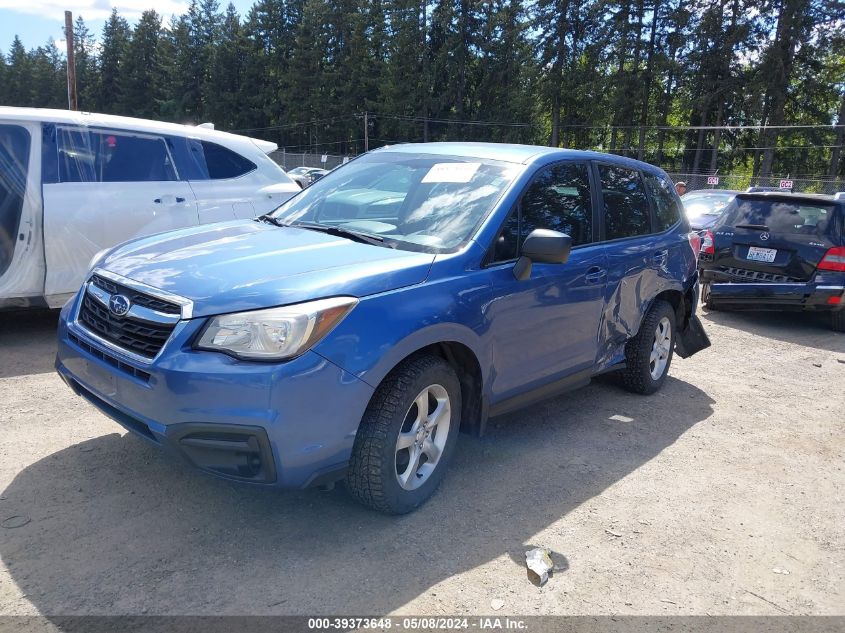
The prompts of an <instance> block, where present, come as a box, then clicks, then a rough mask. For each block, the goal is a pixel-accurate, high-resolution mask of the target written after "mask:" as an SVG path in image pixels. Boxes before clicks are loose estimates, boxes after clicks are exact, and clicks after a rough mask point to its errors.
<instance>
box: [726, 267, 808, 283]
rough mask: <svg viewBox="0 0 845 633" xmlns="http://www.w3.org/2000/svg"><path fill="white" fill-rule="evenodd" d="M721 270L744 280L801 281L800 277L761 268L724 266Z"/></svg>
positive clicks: (769, 281) (764, 281) (770, 281)
mask: <svg viewBox="0 0 845 633" xmlns="http://www.w3.org/2000/svg"><path fill="white" fill-rule="evenodd" d="M720 270H721V271H722V272H723V273H725V274H727V275H730V276H731V277H735V278H736V279H739V280H742V281H753V282H762V283H766V282H768V283H774V284H780V283H792V282H797V281H800V280H799V279H796V278H794V277H788V276H787V275H776V274H775V273H765V272H761V271H759V270H749V269H747V268H732V267H724V268H721V269H720Z"/></svg>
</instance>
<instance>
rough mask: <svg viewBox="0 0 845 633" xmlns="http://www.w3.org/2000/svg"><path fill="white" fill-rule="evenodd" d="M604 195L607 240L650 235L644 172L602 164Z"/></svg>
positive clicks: (600, 170)
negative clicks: (642, 174)
mask: <svg viewBox="0 0 845 633" xmlns="http://www.w3.org/2000/svg"><path fill="white" fill-rule="evenodd" d="M599 175H600V177H601V189H602V196H603V198H604V227H605V239H608V240H616V239H619V238H622V237H634V236H636V235H648V234H649V233H651V232H652V231H651V218H650V213H649V207H648V199H647V198H646V195H645V188H644V187H643V182H642V179H641V178H640V173H639V172H638V171H635V170H633V169H626V168H624V167H617V166H615V165H599Z"/></svg>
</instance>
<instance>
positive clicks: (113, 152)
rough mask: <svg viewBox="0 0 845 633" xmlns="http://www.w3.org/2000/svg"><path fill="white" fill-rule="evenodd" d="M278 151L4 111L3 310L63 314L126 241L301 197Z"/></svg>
mask: <svg viewBox="0 0 845 633" xmlns="http://www.w3.org/2000/svg"><path fill="white" fill-rule="evenodd" d="M275 149H276V144H275V143H270V142H267V141H261V140H258V139H252V138H249V137H246V136H238V135H235V134H228V133H225V132H219V131H215V130H214V129H212V128H211V127H209V126H198V127H193V126H186V125H177V124H171V123H160V122H156V121H147V120H143V119H132V118H126V117H117V116H108V115H102V114H89V113H82V112H71V111H64V110H42V109H37V108H9V107H0V309H2V308H14V307H27V306H37V305H41V306H43V305H47V306H50V307H58V306H60V305H62V303H64V301H65V300H66V299H67V298H68V297H69V296H70V294H71V293H73V292H75V291H76V290H77V289H78V288H79V285H80V283H81V282H82V278H83V276H84V274H85V272H86V271H87V268H88V264H89V262H90V261H91V259H92V257H94V255H96V254H97V253H99V252H100V251H101V250H103V249H106V248H109V247H111V246H114V245H115V244H119V243H120V242H123V241H125V240H128V239H130V238H133V237H138V236H142V235H149V234H152V233H160V232H162V231H168V230H171V229H178V228H184V227H189V226H194V225H198V224H207V223H209V222H220V221H225V220H234V219H245V218H252V217H255V216H258V215H261V214H262V213H266V212H268V211H270V210H272V209H275V208H276V207H278V206H279V205H280V204H281V203H282V202H284V201H285V200H287V199H288V198H290V197H291V196H292V195H294V194H295V193H297V192H299V191H300V188H299V185H297V184H296V183H294V182H293V181H292V180H291V179H290V178H288V176H286V175H285V173H284V172H283V171H282V169H281V168H280V167H279V166H278V165H276V163H275V162H273V161H272V160H271V159H270V158H269V157H268V156H267V154H268V153H270V152H272V151H274V150H275Z"/></svg>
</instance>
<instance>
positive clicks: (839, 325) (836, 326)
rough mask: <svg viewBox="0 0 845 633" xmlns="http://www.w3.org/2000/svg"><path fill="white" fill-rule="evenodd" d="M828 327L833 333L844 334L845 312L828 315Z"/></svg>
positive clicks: (840, 311)
mask: <svg viewBox="0 0 845 633" xmlns="http://www.w3.org/2000/svg"><path fill="white" fill-rule="evenodd" d="M830 327H831V328H833V331H834V332H845V310H837V311H836V312H831V313H830Z"/></svg>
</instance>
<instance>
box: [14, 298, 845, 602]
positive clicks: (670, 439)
mask: <svg viewBox="0 0 845 633" xmlns="http://www.w3.org/2000/svg"><path fill="white" fill-rule="evenodd" d="M702 318H703V320H704V323H705V326H706V327H707V330H708V332H709V334H710V337H711V339H712V341H713V347H712V348H710V349H708V350H705V351H704V352H702V353H700V354H698V355H697V356H695V357H694V358H691V359H688V360H680V359H675V361H674V363H673V365H672V368H671V371H670V377H669V379H668V380H667V382H666V384H665V386H664V388H663V390H662V391H661V392H660V393H658V394H656V395H655V396H651V397H642V396H635V395H631V394H628V393H626V392H624V391H622V390H621V389H620V388H619V387H618V386H616V385H615V384H614V383H613V381H612V380H607V379H605V380H599V381H596V382H594V383H593V384H592V385H590V386H589V387H587V388H584V389H581V390H580V391H576V392H573V393H570V394H567V395H564V396H562V397H559V398H556V399H554V400H550V401H548V402H545V403H542V404H539V405H536V406H533V407H531V408H528V409H525V410H523V411H519V412H517V413H514V414H511V415H508V416H507V417H503V418H499V419H497V420H494V421H493V422H492V424H491V427H490V432H489V433H488V434H487V435H486V436H485V437H484V438H482V439H474V438H470V437H461V439H460V443H459V446H458V451H457V460H456V463H455V464H454V465H453V467H452V469H451V472H450V473H449V476H448V477H447V480H446V482H445V484H444V485H443V486H442V488H441V489H440V491H439V492H438V494H437V495H435V497H434V498H433V499H432V500H431V501H430V502H429V503H428V504H427V505H426V506H424V507H423V508H422V509H420V510H419V511H418V512H416V513H414V514H412V515H409V516H404V517H399V518H391V517H385V516H381V515H378V514H375V513H373V512H370V511H368V510H366V509H364V508H362V507H359V506H358V505H356V504H355V503H354V502H352V501H351V500H350V499H349V497H348V496H347V495H346V494H345V492H344V491H343V489H342V488H337V489H335V490H334V491H332V492H320V491H316V490H314V491H303V492H267V491H258V490H253V489H249V488H245V487H240V486H237V485H234V484H230V483H227V482H223V481H218V480H214V479H211V478H208V477H205V476H203V475H200V474H198V473H196V472H193V471H191V470H189V469H187V468H186V467H183V466H181V465H179V464H177V463H174V462H172V461H170V460H168V459H165V458H164V457H163V456H161V455H159V453H158V452H157V451H156V450H155V448H154V447H151V446H149V445H147V444H146V443H144V442H143V441H142V440H139V439H136V438H135V437H132V436H128V435H126V433H125V432H124V431H122V429H121V428H120V427H118V426H117V425H116V424H115V423H113V422H111V421H110V420H108V419H107V418H105V417H104V416H103V415H101V414H100V413H98V412H97V411H96V410H95V409H94V408H92V407H91V406H90V405H88V404H87V403H85V402H84V401H83V400H81V399H80V398H77V397H76V396H74V395H73V394H72V393H71V392H70V390H69V389H68V388H67V387H65V386H64V385H63V384H62V383H61V381H60V380H59V379H58V377H57V376H56V375H55V373H54V372H53V369H52V363H53V356H54V353H55V345H54V329H55V321H56V315H55V314H54V313H27V314H22V313H19V314H5V315H0V424H2V426H0V428H2V441H0V614H44V615H60V614H63V615H68V614H107V615H112V614H246V613H250V614H300V615H301V614H308V615H311V614H341V615H348V614H378V613H381V614H384V613H396V614H489V613H491V611H492V607H491V602H492V601H497V605H498V601H502V602H504V606H503V607H502V608H501V610H500V611H498V614H500V615H504V614H514V615H516V614H519V615H533V614H580V615H584V614H586V615H598V614H623V615H624V614H649V615H693V614H711V615H715V614H730V615H734V614H756V615H767V614H845V538H843V526H845V503H843V501H845V499H843V491H845V473H843V464H845V460H843V452H845V428H843V427H845V424H844V423H845V335H843V334H835V333H833V332H831V331H829V330H828V329H827V328H826V325H825V324H824V322H823V321H821V320H819V319H813V318H809V317H806V316H802V315H777V314H728V313H722V312H714V313H706V312H705V313H703V314H702ZM15 517H22V518H15ZM21 523H25V524H23V525H20V527H13V526H15V525H19V524H21ZM533 545H537V546H544V547H548V548H550V549H551V550H552V551H553V552H554V558H555V561H556V563H557V565H558V570H557V571H556V573H555V574H554V577H553V578H552V579H551V580H550V581H549V582H548V584H546V585H545V586H544V587H542V588H538V587H535V586H534V585H532V584H530V583H529V582H528V579H527V577H526V572H525V569H524V567H523V565H522V560H523V556H524V552H525V550H526V549H527V548H528V547H529V546H533Z"/></svg>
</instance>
